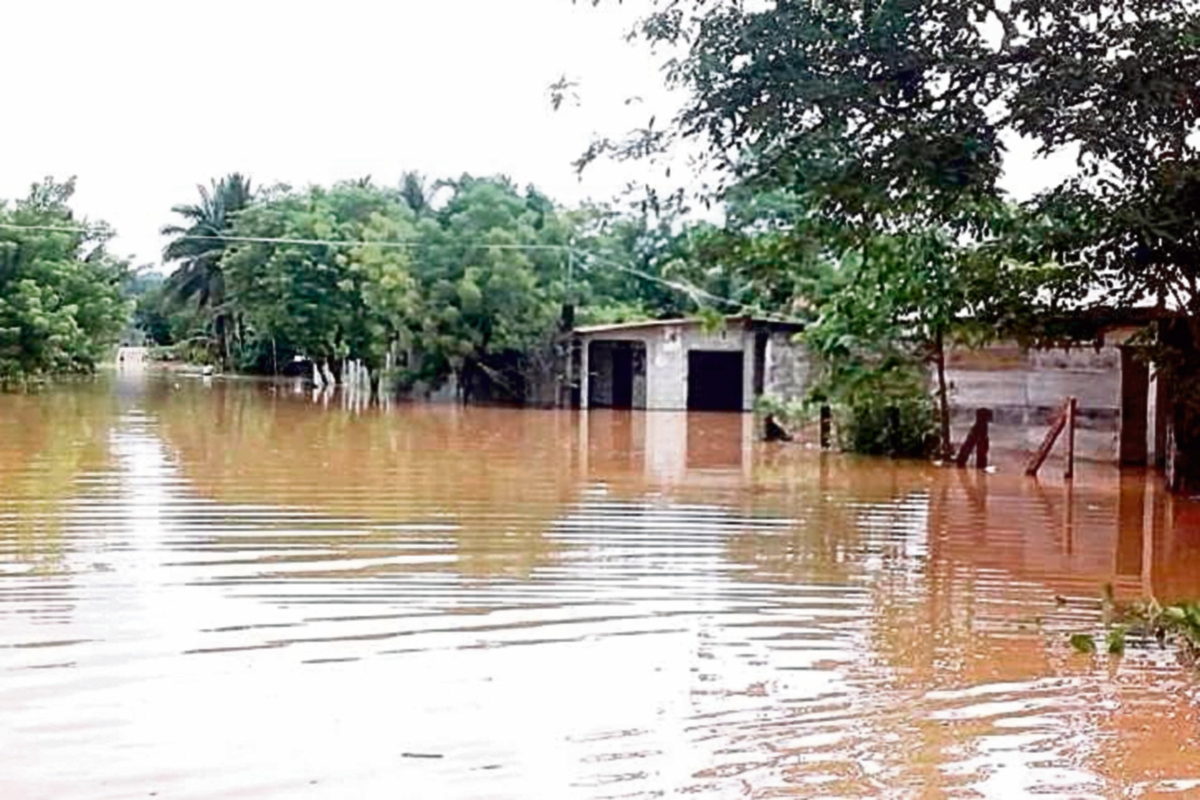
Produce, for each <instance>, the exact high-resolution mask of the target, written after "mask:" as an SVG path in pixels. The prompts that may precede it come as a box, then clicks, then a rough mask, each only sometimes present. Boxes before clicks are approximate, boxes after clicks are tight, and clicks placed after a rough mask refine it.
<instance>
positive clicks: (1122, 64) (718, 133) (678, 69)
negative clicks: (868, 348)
mask: <svg viewBox="0 0 1200 800" xmlns="http://www.w3.org/2000/svg"><path fill="white" fill-rule="evenodd" d="M640 32H641V34H642V35H643V37H644V38H645V39H646V40H648V41H650V42H652V43H654V44H656V45H664V46H667V47H670V48H675V49H676V51H677V52H679V53H680V55H679V56H678V57H676V58H674V59H673V60H671V61H670V62H668V65H667V73H666V75H667V80H668V81H669V82H670V83H672V84H674V85H675V86H677V87H679V88H681V89H683V90H684V91H685V92H687V94H688V96H689V100H688V102H687V103H686V104H685V106H684V108H683V110H682V111H681V112H680V114H679V115H678V116H677V117H676V118H675V120H674V125H673V126H671V127H670V128H668V129H663V128H661V127H659V128H655V127H654V126H653V125H649V126H647V127H646V129H644V130H643V131H641V132H639V133H638V134H637V135H635V136H633V137H631V138H628V139H626V140H624V141H608V140H603V141H600V142H597V143H595V144H594V145H593V147H592V148H591V149H590V150H589V152H588V154H587V156H586V157H585V159H584V162H586V161H587V160H588V158H593V157H596V156H597V155H600V154H603V153H605V152H609V153H615V154H616V155H618V156H636V155H639V154H644V153H647V152H650V153H653V152H656V151H658V150H661V149H663V148H665V147H667V146H669V145H670V144H671V143H672V142H673V141H674V140H677V139H680V138H683V139H695V140H698V141H700V142H703V144H704V145H705V149H706V151H707V153H708V163H709V164H710V166H712V167H713V168H715V169H716V170H717V171H718V172H719V173H721V174H722V175H723V176H724V178H723V186H724V187H725V188H726V189H729V188H730V187H746V188H748V189H751V190H755V191H772V190H776V189H786V190H788V191H791V192H793V193H794V194H796V195H797V196H800V197H802V198H803V199H804V202H805V203H806V205H807V207H808V208H809V209H810V213H811V214H812V215H813V216H814V217H816V218H819V219H822V220H826V221H828V222H830V223H833V224H835V225H836V226H838V227H839V228H841V229H842V230H843V231H850V232H853V233H856V234H857V241H856V242H854V246H856V247H859V248H866V249H869V248H870V246H871V244H870V243H871V241H872V240H873V238H874V237H876V236H877V235H878V234H880V233H885V234H898V233H904V234H907V233H908V232H910V231H913V230H918V231H934V232H937V235H939V236H944V237H947V240H948V241H950V242H954V243H956V244H957V243H959V242H961V241H964V240H965V241H967V242H968V243H970V244H972V245H978V246H979V247H980V253H982V254H990V255H993V256H994V255H996V253H997V248H996V247H995V246H994V245H995V242H993V241H989V238H988V237H989V226H990V223H989V220H990V219H991V218H993V217H994V216H995V215H997V214H998V213H1003V212H1002V211H1001V210H1000V209H1002V208H1003V204H1004V202H1005V200H1006V199H1007V198H1006V197H1005V195H1004V192H1003V191H1002V190H1001V187H1000V178H1001V175H1002V172H1003V168H1004V166H1005V157H1006V147H1005V143H1006V142H1008V141H1012V140H1013V139H1015V138H1016V137H1018V136H1020V137H1026V138H1027V139H1029V140H1032V141H1033V142H1034V143H1035V145H1036V147H1037V152H1038V154H1039V155H1049V154H1051V153H1054V152H1059V151H1067V152H1072V153H1074V154H1075V155H1076V157H1077V163H1078V167H1079V169H1078V173H1077V174H1076V175H1074V176H1073V177H1071V178H1069V179H1067V180H1064V181H1063V182H1062V183H1061V184H1060V185H1058V186H1056V187H1053V188H1052V189H1051V190H1050V191H1048V192H1046V193H1044V194H1043V195H1041V196H1039V197H1037V198H1034V199H1033V200H1031V201H1030V202H1029V203H1027V204H1025V207H1024V209H1023V210H1024V211H1025V212H1026V213H1024V214H1022V215H1019V216H1020V218H1021V219H1023V220H1024V224H1025V225H1026V228H1025V229H1024V230H1015V231H1014V230H1009V231H1008V233H1009V234H1012V235H1011V236H1009V237H1008V238H1007V239H1006V240H1005V241H1007V242H1008V243H1009V244H1012V245H1014V247H1015V250H1016V251H1019V252H1021V253H1022V254H1024V255H1025V256H1026V257H1028V258H1029V259H1030V261H1031V262H1032V263H1039V264H1040V263H1043V262H1045V261H1047V260H1050V259H1054V260H1056V261H1057V262H1058V263H1059V264H1061V265H1062V267H1063V271H1064V272H1067V273H1070V274H1069V275H1067V276H1066V277H1064V276H1061V275H1059V276H1054V278H1053V281H1052V283H1053V284H1054V285H1055V286H1056V287H1057V286H1066V287H1067V288H1069V289H1070V294H1069V295H1068V296H1067V297H1066V298H1060V299H1059V300H1058V301H1059V307H1066V306H1069V305H1070V304H1072V303H1073V304H1074V305H1076V306H1079V305H1082V301H1083V298H1084V296H1085V295H1087V296H1092V297H1095V296H1096V295H1097V294H1099V295H1100V296H1101V297H1102V298H1103V300H1104V301H1105V302H1109V303H1116V304H1122V305H1129V304H1132V303H1135V302H1138V301H1141V300H1144V299H1146V298H1150V299H1158V300H1159V301H1160V302H1161V303H1163V305H1164V306H1167V307H1170V306H1172V305H1173V306H1174V307H1175V308H1177V309H1185V310H1187V311H1188V312H1189V314H1191V315H1194V314H1195V313H1196V311H1197V310H1198V307H1200V299H1197V298H1196V284H1197V280H1196V274H1195V273H1196V270H1195V268H1194V259H1193V258H1192V257H1191V256H1190V255H1188V254H1189V253H1191V252H1192V250H1191V248H1190V244H1191V243H1192V242H1193V239H1194V237H1195V230H1196V228H1195V226H1194V223H1195V219H1194V217H1193V216H1192V214H1193V212H1191V211H1190V210H1189V209H1190V208H1192V207H1191V206H1189V205H1188V200H1187V198H1189V197H1191V196H1192V189H1191V186H1192V185H1195V184H1196V181H1195V178H1194V176H1196V175H1200V156H1198V154H1197V150H1196V144H1197V139H1196V137H1195V133H1196V132H1197V127H1198V126H1197V122H1198V120H1200V90H1198V87H1200V57H1198V56H1197V50H1196V44H1197V42H1198V41H1200V3H1198V2H1196V0H1181V2H1175V3H1147V2H1138V0H1095V2H1091V3H1086V4H1084V5H1082V6H1081V5H1079V4H1078V3H1074V2H1068V0H963V1H960V0H868V2H866V3H857V4H853V3H850V4H848V3H827V2H820V1H819V0H780V1H779V2H777V3H774V4H770V5H767V6H754V7H751V6H749V5H747V4H744V3H742V2H740V1H739V0H687V2H684V0H661V2H658V3H656V7H655V9H654V10H653V11H652V12H651V13H650V14H649V15H648V16H647V17H646V18H645V20H644V21H643V23H642V25H641V27H640ZM1034 220H1040V221H1044V220H1051V221H1052V222H1053V224H1051V225H1049V226H1043V225H1042V224H1041V222H1040V221H1039V222H1037V223H1036V224H1032V223H1031V221H1034ZM985 245H986V246H985ZM847 249H853V248H847ZM1005 263H1007V262H1006V261H1005V260H1004V259H1002V258H996V259H994V260H993V262H992V263H991V264H990V265H989V264H982V265H981V264H980V262H979V261H978V259H971V260H968V261H967V262H966V263H956V264H955V269H954V270H953V271H952V272H950V273H947V275H948V276H950V277H954V278H956V279H957V278H959V277H962V275H961V270H962V269H965V268H969V267H980V268H981V269H982V270H983V274H984V276H989V275H990V276H992V277H996V276H997V275H998V273H997V270H998V268H999V267H998V266H997V265H998V264H999V265H1003V264H1005ZM966 277H967V281H966V283H967V284H970V283H972V282H974V280H975V278H974V277H972V276H966ZM1001 277H1004V276H1001ZM1009 277H1012V276H1009ZM1082 279H1086V281H1087V283H1086V284H1085V282H1084V281H1083V280H1082ZM1023 281H1024V279H1023V278H1020V277H1015V278H1012V280H1009V279H1007V278H1006V279H1005V280H1003V281H1001V284H1002V285H1009V284H1010V283H1017V284H1022V283H1023ZM891 288H895V287H885V289H886V290H888V291H890V289H891ZM901 288H902V286H901ZM1084 288H1090V289H1091V290H1092V291H1091V293H1090V295H1089V293H1088V292H1085V291H1083V289H1084ZM888 291H884V292H883V294H885V295H886V294H888ZM1017 297H1018V298H1021V299H1025V300H1028V299H1030V298H1031V297H1032V298H1033V299H1037V300H1039V301H1040V300H1044V299H1046V295H1045V293H1041V294H1039V293H1036V292H1035V293H1032V295H1031V294H1030V293H1029V292H1026V291H1024V288H1023V287H1022V289H1021V290H1020V291H1018V292H1017ZM864 302H865V300H864ZM1009 316H1010V318H1011V319H1016V318H1026V319H1028V318H1029V317H1030V314H1029V313H1028V312H1027V311H1021V312H1019V313H1017V314H1010V315H1009ZM1198 333H1200V332H1198ZM1185 338H1186V337H1185ZM1163 342H1164V340H1163V339H1162V338H1161V337H1160V339H1159V344H1163ZM1194 361H1195V360H1194V359H1193V362H1194ZM1177 378H1178V381H1177V383H1179V382H1182V383H1188V382H1190V381H1192V380H1193V377H1192V376H1190V375H1187V374H1183V373H1180V374H1179V375H1178V376H1177ZM1194 379H1195V380H1197V381H1200V374H1198V375H1196V376H1194ZM1188 394H1189V393H1188V392H1184V391H1181V393H1180V395H1179V397H1180V398H1183V397H1185V396H1187V395H1188ZM1187 414H1192V412H1186V411H1185V409H1184V407H1183V406H1182V405H1178V404H1177V407H1176V428H1177V432H1179V433H1180V435H1181V438H1180V441H1181V445H1182V444H1183V440H1184V439H1189V440H1190V441H1189V442H1188V443H1187V448H1188V449H1191V450H1200V414H1192V415H1191V417H1188V418H1189V419H1192V418H1194V419H1195V420H1196V421H1197V423H1198V424H1197V425H1196V426H1191V425H1190V423H1187V420H1185V419H1184V417H1185V416H1187ZM1193 427H1194V429H1195V437H1194V438H1192V434H1190V433H1186V431H1188V430H1191V429H1192V428H1193ZM1196 472H1197V477H1200V459H1198V460H1197V462H1196Z"/></svg>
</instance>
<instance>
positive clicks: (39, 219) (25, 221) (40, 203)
mask: <svg viewBox="0 0 1200 800" xmlns="http://www.w3.org/2000/svg"><path fill="white" fill-rule="evenodd" d="M74 190H75V184H74V181H67V182H66V183H56V182H54V181H53V180H51V179H49V178H47V179H46V180H45V181H43V182H42V183H40V184H36V185H34V186H33V188H32V189H31V190H30V193H29V196H28V197H26V198H25V199H24V200H19V201H17V202H16V203H13V204H11V205H9V204H5V203H2V202H0V223H3V225H10V226H20V227H3V226H0V383H3V384H10V383H16V382H21V381H25V380H28V379H36V378H40V377H44V376H48V375H55V374H64V373H85V372H89V371H91V370H92V369H94V368H95V366H96V364H97V363H98V362H99V361H100V360H101V359H102V358H104V356H105V355H106V354H107V351H108V348H109V347H110V346H111V345H112V344H114V343H115V342H116V340H117V337H118V336H119V335H120V333H121V331H122V329H123V328H124V326H125V321H126V319H127V312H128V308H127V307H126V303H125V300H124V299H123V294H122V286H123V284H124V282H125V281H126V279H127V276H128V265H127V264H126V263H125V262H123V261H121V260H119V259H116V258H114V257H113V256H112V255H110V254H109V253H108V251H107V249H106V247H105V245H106V243H107V242H108V240H109V239H110V238H111V236H112V234H111V231H109V229H108V228H107V227H106V226H104V225H102V224H99V225H89V224H88V223H87V222H86V221H85V220H79V219H76V217H75V215H74V214H73V212H72V211H71V208H70V206H69V202H70V200H71V195H72V194H73V193H74Z"/></svg>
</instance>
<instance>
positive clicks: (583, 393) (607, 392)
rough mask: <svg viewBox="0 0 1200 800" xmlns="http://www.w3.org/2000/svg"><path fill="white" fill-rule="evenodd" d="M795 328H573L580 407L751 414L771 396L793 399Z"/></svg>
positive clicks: (799, 373)
mask: <svg viewBox="0 0 1200 800" xmlns="http://www.w3.org/2000/svg"><path fill="white" fill-rule="evenodd" d="M800 330H802V326H800V325H797V324H792V323H782V322H775V321H771V320H763V319H753V318H749V317H728V318H726V319H725V320H724V324H723V325H721V326H719V327H717V328H715V329H713V328H711V327H708V326H706V325H705V324H704V323H703V321H702V320H700V319H673V320H654V321H649V322H629V323H623V324H618V325H595V326H591V327H584V328H577V329H576V330H575V341H576V342H577V346H578V356H577V358H576V359H575V361H576V363H577V364H578V370H579V398H578V404H579V406H580V408H585V409H586V408H628V409H645V410H647V411H751V410H753V409H754V401H755V399H756V398H758V397H760V396H762V395H764V394H771V395H775V396H778V397H780V398H783V399H798V398H800V397H802V396H803V395H804V392H805V391H806V389H807V380H808V360H807V358H806V357H805V355H804V350H803V348H802V347H801V346H800V345H798V344H796V343H795V342H794V341H793V339H794V337H795V334H796V333H798V332H799V331H800Z"/></svg>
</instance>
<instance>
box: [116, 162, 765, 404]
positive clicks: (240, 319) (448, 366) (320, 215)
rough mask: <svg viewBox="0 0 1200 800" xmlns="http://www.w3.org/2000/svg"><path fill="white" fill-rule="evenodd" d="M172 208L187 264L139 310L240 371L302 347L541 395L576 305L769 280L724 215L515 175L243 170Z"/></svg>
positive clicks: (687, 306) (704, 303) (664, 306)
mask: <svg viewBox="0 0 1200 800" xmlns="http://www.w3.org/2000/svg"><path fill="white" fill-rule="evenodd" d="M230 192H232V199H222V198H226V195H227V194H229V193H230ZM175 210H176V211H177V212H179V213H182V214H184V216H185V217H186V218H187V219H188V220H189V221H191V222H192V223H193V224H192V225H191V226H190V227H188V228H182V227H175V228H170V229H165V230H167V231H168V232H170V233H171V234H172V235H174V236H176V237H177V238H176V239H175V240H174V241H173V242H172V244H171V246H170V247H169V248H168V251H167V253H166V255H167V257H168V258H170V259H175V260H178V261H180V266H179V267H178V268H177V269H176V271H175V273H174V274H173V275H172V276H171V278H170V279H169V280H168V281H167V282H166V284H165V285H164V286H163V287H161V288H160V289H158V290H156V291H155V290H152V291H150V292H148V293H147V294H146V295H145V296H144V297H143V298H142V299H141V300H140V301H139V306H138V312H137V313H138V318H139V319H140V320H141V321H142V324H143V326H144V327H145V329H146V330H147V331H148V332H149V335H150V336H151V338H153V339H154V340H155V341H156V342H157V343H159V344H162V345H170V346H172V352H173V354H174V355H176V356H182V357H187V358H200V359H205V358H207V359H208V360H212V361H219V362H222V363H223V364H224V365H225V366H227V367H230V368H235V369H241V370H249V371H260V372H267V373H274V372H279V371H280V370H282V369H285V368H286V367H287V366H288V365H289V364H291V363H292V362H293V360H294V359H295V357H297V356H300V357H302V358H305V359H309V360H312V361H313V362H314V363H315V364H317V365H321V366H322V369H324V368H325V367H328V369H329V371H330V373H332V374H334V375H335V376H336V374H337V373H338V371H339V369H340V365H341V364H342V363H343V362H345V361H346V360H355V361H358V362H361V363H362V364H364V365H365V366H366V367H367V368H368V369H369V370H370V371H371V373H372V374H373V375H375V376H376V377H378V376H380V375H381V374H382V373H383V371H384V370H389V369H390V371H389V374H388V375H387V378H388V379H389V380H391V381H393V382H394V383H395V384H396V385H398V386H399V388H401V389H410V388H413V387H416V386H418V385H422V386H426V387H437V386H439V385H443V384H445V383H446V382H447V381H452V382H455V384H456V385H457V386H458V387H459V388H460V390H461V392H462V394H463V395H464V396H465V397H476V398H492V399H512V400H523V399H530V398H531V397H532V396H533V395H535V394H536V388H535V387H534V384H537V385H539V386H541V387H542V388H543V390H544V388H545V387H546V386H548V385H550V384H552V383H553V380H554V378H555V377H556V376H555V374H554V370H555V369H557V368H559V367H560V366H561V363H562V360H561V358H560V357H559V355H560V350H559V349H560V348H561V347H562V346H563V342H562V336H561V334H562V333H563V330H564V325H565V324H566V323H567V322H570V321H571V320H570V319H568V318H566V317H565V316H564V312H565V311H566V310H567V309H570V310H572V312H573V313H574V314H575V317H574V321H576V322H585V321H590V322H596V321H608V320H624V319H635V318H649V317H665V316H675V315H679V314H685V313H694V312H696V311H698V310H700V309H701V308H705V307H708V306H710V305H712V304H713V303H714V302H715V303H720V304H723V305H724V306H725V307H726V308H727V310H736V309H738V308H742V307H743V306H744V305H749V303H750V302H752V300H753V298H754V296H755V295H756V292H755V290H754V287H753V286H751V285H749V284H748V283H746V282H745V281H744V280H743V278H742V277H741V276H739V275H738V274H737V271H736V269H730V268H727V267H726V266H725V264H727V263H731V262H730V259H729V258H727V257H726V256H727V255H728V254H725V253H722V252H720V250H719V248H720V246H721V245H720V242H723V241H724V234H723V233H722V232H721V231H720V230H719V229H717V228H715V227H713V226H711V225H684V224H682V223H680V221H679V220H677V219H674V218H666V217H663V218H658V219H657V221H655V222H651V221H650V220H649V219H648V218H647V217H645V216H643V215H634V214H626V213H619V212H617V211H615V210H613V209H611V208H608V207H602V206H587V207H584V208H580V209H576V210H569V211H568V210H564V209H562V208H561V207H559V206H557V205H556V204H555V203H553V202H552V201H551V200H550V199H549V198H547V197H546V196H545V195H543V194H542V193H540V192H538V191H537V190H536V189H534V188H532V187H531V188H527V189H525V190H520V189H519V188H518V187H516V186H515V185H513V184H512V182H511V181H509V180H507V179H505V178H475V177H471V176H463V177H462V178H460V179H458V180H442V181H438V182H436V183H432V184H430V183H429V182H427V181H426V180H425V179H424V178H423V177H422V176H420V175H417V174H415V173H406V174H405V175H404V176H403V178H402V179H401V182H400V184H399V186H397V187H395V188H391V187H381V186H377V185H375V184H374V183H373V182H372V181H371V180H370V179H363V180H357V181H348V182H343V183H339V184H337V185H335V186H332V187H328V188H325V187H310V188H307V189H304V190H295V189H291V188H289V187H272V188H269V189H266V190H263V191H259V192H257V193H251V192H250V191H249V185H248V182H246V181H245V180H244V179H242V178H241V177H240V176H237V175H233V176H230V177H229V178H226V179H225V180H222V181H214V182H213V185H212V189H211V191H210V190H207V189H202V190H201V202H200V204H198V205H196V206H181V207H177V208H176V209H175ZM722 297H724V298H725V299H721V298H722ZM197 345H199V347H197ZM543 399H545V396H544V395H543Z"/></svg>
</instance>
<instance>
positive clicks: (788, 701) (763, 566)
mask: <svg viewBox="0 0 1200 800" xmlns="http://www.w3.org/2000/svg"><path fill="white" fill-rule="evenodd" d="M180 383H181V385H179V386H178V387H176V386H173V385H172V384H171V383H168V382H164V381H161V380H156V379H154V378H153V377H151V378H141V379H139V378H138V377H136V376H126V377H111V378H109V379H107V380H105V381H101V382H98V383H97V384H95V385H88V386H76V387H66V388H61V389H55V390H52V391H48V392H46V393H43V394H40V395H33V396H0V797H2V798H5V800H8V799H9V798H15V799H17V800H34V799H35V798H72V799H74V798H119V799H120V800H128V798H139V797H149V796H157V797H160V798H294V797H295V798H397V797H400V798H615V797H630V798H632V797H638V798H642V797H645V798H650V797H674V796H689V797H706V798H707V797H714V798H724V797H738V798H742V797H753V798H767V797H997V798H1009V797H1019V796H1023V795H1029V794H1037V795H1041V796H1061V797H1073V798H1074V797H1119V796H1158V795H1161V794H1168V793H1178V795H1179V796H1184V797H1186V796H1192V797H1197V796H1200V746H1198V745H1200V736H1198V733H1200V727H1198V726H1200V711H1198V708H1200V705H1198V704H1200V691H1198V690H1200V682H1198V681H1197V679H1196V677H1195V676H1194V675H1193V674H1192V673H1191V672H1190V671H1189V670H1188V669H1187V668H1185V667H1183V666H1181V665H1179V664H1178V663H1177V662H1176V660H1175V657H1174V656H1173V654H1172V653H1171V652H1169V651H1159V650H1157V649H1154V648H1144V649H1138V650H1135V651H1131V653H1130V654H1129V655H1128V656H1127V657H1126V658H1124V659H1123V660H1119V661H1118V660H1115V659H1110V658H1109V657H1107V656H1092V657H1088V656H1081V655H1075V654H1073V653H1071V652H1070V650H1069V648H1068V646H1067V644H1066V637H1067V635H1068V634H1069V633H1071V632H1074V631H1079V630H1092V629H1096V628H1097V627H1098V626H1099V623H1100V611H1099V606H1098V602H1097V598H1098V596H1099V592H1100V587H1101V586H1102V585H1103V584H1104V583H1105V582H1108V581H1111V582H1113V583H1114V584H1115V585H1116V587H1117V591H1118V592H1119V593H1120V594H1122V595H1125V596H1136V595H1139V594H1151V593H1153V594H1155V595H1157V596H1159V597H1160V598H1163V599H1171V598H1179V597H1183V596H1200V524H1198V522H1197V520H1198V519H1200V513H1198V510H1197V509H1196V508H1195V507H1192V506H1189V505H1186V504H1184V503H1182V502H1178V501H1174V502H1173V501H1171V500H1170V499H1169V498H1166V497H1164V496H1162V495H1161V494H1160V493H1159V492H1158V491H1157V489H1156V485H1155V483H1154V481H1153V479H1152V478H1149V479H1148V478H1146V477H1145V476H1144V475H1141V474H1126V475H1124V476H1121V475H1119V474H1118V473H1117V472H1116V471H1115V470H1111V471H1110V470H1106V469H1099V468H1092V469H1088V470H1084V471H1083V474H1082V475H1081V477H1080V478H1079V479H1078V480H1077V481H1076V483H1075V486H1074V487H1073V488H1072V489H1071V490H1069V491H1068V490H1067V489H1066V488H1065V487H1064V486H1063V484H1062V482H1061V481H1060V480H1057V479H1055V478H1053V476H1051V477H1048V478H1047V479H1045V480H1044V481H1043V482H1042V483H1041V484H1038V483H1035V482H1033V481H1030V480H1027V479H1025V478H1023V477H1020V476H1019V470H1016V469H1014V468H1013V465H1012V464H1011V463H1002V464H1001V470H1000V472H999V473H998V474H995V475H984V474H979V473H974V472H956V471H952V470H939V469H936V468H933V467H929V466H923V465H897V464H892V463H887V462H878V461H865V460H854V459H851V458H847V457H842V456H835V455H827V456H822V455H821V454H820V453H818V452H815V451H813V450H811V449H806V448H805V447H803V446H797V445H762V444H757V443H755V442H754V441H753V437H752V435H751V434H752V431H751V427H750V422H749V420H748V419H744V418H742V417H740V416H737V415H690V416H689V415H682V414H638V413H633V414H629V413H607V412H596V413H592V414H591V415H582V416H581V415H579V414H577V413H570V412H549V411H519V410H497V409H456V408H447V407H424V406H403V405H402V406H396V407H394V408H391V409H387V410H378V409H369V410H365V411H358V412H354V411H351V410H347V409H344V408H342V407H341V406H340V405H339V402H338V401H337V400H334V401H333V402H331V403H329V404H322V403H319V402H318V403H314V402H313V400H312V398H311V397H306V396H303V395H296V394H293V393H292V390H291V389H290V388H281V389H278V390H276V389H272V388H271V387H268V386H265V385H253V384H244V385H239V384H222V383H220V382H218V383H215V384H211V383H210V384H209V385H205V384H204V383H202V382H200V381H199V380H196V381H188V380H186V379H180ZM1056 595H1059V596H1063V597H1065V598H1067V602H1066V603H1065V604H1063V603H1059V602H1057V601H1056V599H1055V598H1056Z"/></svg>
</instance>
